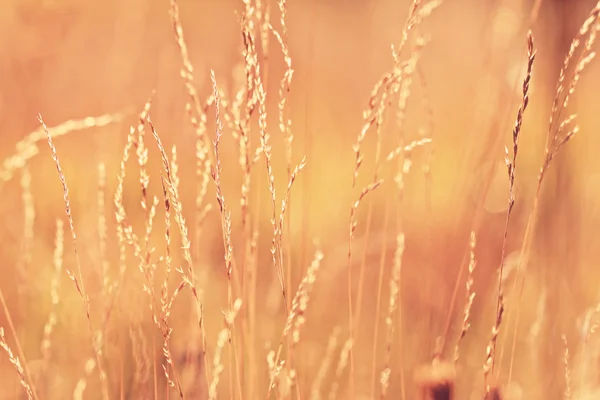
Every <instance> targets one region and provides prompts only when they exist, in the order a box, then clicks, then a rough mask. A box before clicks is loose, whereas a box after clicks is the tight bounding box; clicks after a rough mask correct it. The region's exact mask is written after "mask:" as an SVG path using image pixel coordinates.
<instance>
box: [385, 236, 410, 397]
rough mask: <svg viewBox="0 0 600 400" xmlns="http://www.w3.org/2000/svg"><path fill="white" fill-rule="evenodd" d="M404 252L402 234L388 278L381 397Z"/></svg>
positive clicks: (388, 367)
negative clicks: (388, 290) (388, 294)
mask: <svg viewBox="0 0 600 400" xmlns="http://www.w3.org/2000/svg"><path fill="white" fill-rule="evenodd" d="M403 254H404V234H402V233H400V234H399V235H398V236H397V237H396V252H395V254H394V265H393V267H392V279H391V280H390V302H389V310H388V316H387V318H386V321H385V323H386V325H387V335H386V336H387V338H386V352H385V360H384V367H383V370H382V371H381V374H380V378H379V382H380V383H381V396H380V398H381V399H384V398H385V397H386V396H387V391H388V388H389V384H390V373H391V360H392V342H393V340H394V326H395V321H396V317H397V313H396V311H397V310H398V308H399V306H400V296H401V294H400V285H401V284H402V282H401V276H402V256H403Z"/></svg>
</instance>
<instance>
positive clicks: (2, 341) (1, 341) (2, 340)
mask: <svg viewBox="0 0 600 400" xmlns="http://www.w3.org/2000/svg"><path fill="white" fill-rule="evenodd" d="M0 347H2V348H3V349H4V351H6V354H7V355H8V359H9V361H10V363H11V364H12V365H13V366H14V367H15V369H16V371H17V374H19V382H20V383H21V386H23V388H24V389H25V392H26V393H27V398H28V399H29V400H32V399H37V396H36V395H34V391H33V388H32V386H31V385H30V384H29V382H28V378H27V376H26V373H25V370H24V369H23V366H22V365H21V361H20V360H19V357H17V356H15V355H14V354H13V352H12V350H11V348H10V347H9V346H8V343H7V342H6V337H5V336H4V328H3V327H0Z"/></svg>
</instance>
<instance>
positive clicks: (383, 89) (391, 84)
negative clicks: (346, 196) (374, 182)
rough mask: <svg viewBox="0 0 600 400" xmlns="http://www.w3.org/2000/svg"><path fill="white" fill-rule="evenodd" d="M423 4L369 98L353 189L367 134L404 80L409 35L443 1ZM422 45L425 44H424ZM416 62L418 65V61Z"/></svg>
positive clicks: (413, 11)
mask: <svg viewBox="0 0 600 400" xmlns="http://www.w3.org/2000/svg"><path fill="white" fill-rule="evenodd" d="M421 3H422V1H421V0H413V3H412V5H411V8H410V10H409V14H408V17H407V20H406V22H405V24H404V28H403V29H402V39H401V41H400V44H399V45H398V46H396V47H394V48H393V57H394V67H393V69H392V70H391V71H389V72H387V73H385V74H384V75H383V76H382V77H381V78H380V79H379V81H377V83H376V84H375V85H374V86H373V89H372V90H371V96H370V98H369V102H368V107H367V109H366V110H365V111H364V112H363V119H364V124H363V127H362V129H361V132H360V134H359V135H358V138H357V141H356V144H355V145H354V147H353V150H354V153H355V154H356V162H355V168H354V175H353V180H352V186H353V187H354V186H355V185H356V179H357V177H358V170H359V168H360V166H361V164H362V161H363V156H362V154H361V152H360V148H361V145H362V142H363V141H364V140H365V138H366V135H367V132H368V131H369V130H370V129H371V127H373V126H377V125H379V124H380V123H381V113H382V112H383V110H384V109H385V106H382V104H384V103H385V100H386V98H388V97H390V95H391V94H393V93H397V90H398V88H399V87H398V82H399V81H400V80H401V79H402V73H403V69H404V65H406V64H407V62H405V63H402V62H401V61H400V53H401V52H402V50H403V48H404V46H405V44H406V42H407V41H408V37H409V33H410V31H411V30H412V29H413V28H414V27H415V26H417V25H418V24H420V23H421V22H422V21H423V19H425V18H426V17H428V16H429V15H431V14H432V13H433V11H434V10H435V9H436V8H437V7H438V6H439V5H440V4H441V0H432V1H430V2H429V3H427V4H424V5H423V4H421ZM422 44H424V42H423V43H422ZM419 46H420V47H422V46H421V45H419V44H418V46H417V47H419ZM414 53H415V52H413V56H414V55H415V54H414ZM417 57H418V54H417ZM411 58H413V57H411ZM414 62H415V63H416V60H415V61H414ZM403 64H404V65H403ZM378 99H379V100H378ZM378 105H379V107H378Z"/></svg>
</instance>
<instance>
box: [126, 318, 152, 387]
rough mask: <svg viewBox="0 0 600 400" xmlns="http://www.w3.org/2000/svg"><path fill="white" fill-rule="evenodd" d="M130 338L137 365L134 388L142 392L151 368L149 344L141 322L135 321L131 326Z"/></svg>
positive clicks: (134, 374)
mask: <svg viewBox="0 0 600 400" xmlns="http://www.w3.org/2000/svg"><path fill="white" fill-rule="evenodd" d="M129 338H130V340H131V351H132V353H133V360H134V364H135V370H134V373H133V388H134V390H135V391H136V392H140V391H142V385H143V384H144V383H146V382H148V379H149V376H150V367H151V363H150V358H149V357H148V343H147V339H146V336H145V335H144V330H143V325H142V324H141V322H140V321H133V322H132V324H131V325H130V326H129Z"/></svg>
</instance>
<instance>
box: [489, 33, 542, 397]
mask: <svg viewBox="0 0 600 400" xmlns="http://www.w3.org/2000/svg"><path fill="white" fill-rule="evenodd" d="M535 53H536V52H535V49H534V45H533V36H532V34H531V32H528V33H527V72H526V74H525V78H524V80H523V97H522V100H521V105H520V106H519V110H518V111H517V119H516V122H515V126H514V128H513V131H512V157H511V156H510V155H509V151H508V148H507V147H505V162H506V167H507V172H508V208H507V211H506V222H505V225H504V236H503V239H502V253H501V255H500V267H499V274H498V294H497V301H496V314H495V315H496V317H495V322H494V327H493V328H492V336H491V338H490V342H489V344H488V346H487V348H486V361H485V363H484V368H483V371H484V372H483V374H484V387H485V390H486V392H488V391H489V390H490V388H489V385H488V377H489V374H490V373H492V372H494V365H495V361H496V343H497V339H498V334H499V331H500V324H501V323H502V316H503V313H504V290H503V287H502V283H503V281H504V263H505V257H506V245H507V239H508V229H509V226H510V218H511V215H512V210H513V207H514V205H515V171H516V165H517V154H518V151H519V135H520V133H521V126H522V124H523V114H524V113H525V110H526V109H527V105H528V104H529V85H530V82H531V76H532V71H533V62H534V60H535Z"/></svg>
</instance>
